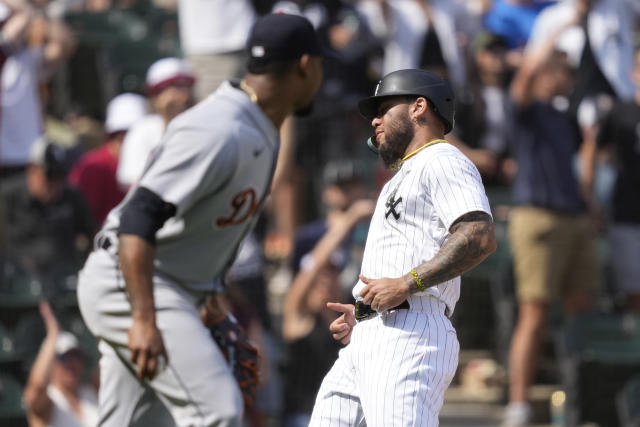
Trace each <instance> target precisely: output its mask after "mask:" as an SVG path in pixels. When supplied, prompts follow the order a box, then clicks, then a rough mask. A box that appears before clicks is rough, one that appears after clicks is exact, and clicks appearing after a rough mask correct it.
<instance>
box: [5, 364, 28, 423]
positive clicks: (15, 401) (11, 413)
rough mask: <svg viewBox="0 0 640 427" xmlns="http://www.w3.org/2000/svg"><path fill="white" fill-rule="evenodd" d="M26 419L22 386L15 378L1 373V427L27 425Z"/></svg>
mask: <svg viewBox="0 0 640 427" xmlns="http://www.w3.org/2000/svg"><path fill="white" fill-rule="evenodd" d="M24 417H25V408H24V404H23V402H22V386H21V385H20V383H19V382H18V381H17V380H16V379H15V378H14V377H13V376H11V375H9V374H7V373H4V372H0V425H2V426H11V427H14V426H22V425H26V423H24Z"/></svg>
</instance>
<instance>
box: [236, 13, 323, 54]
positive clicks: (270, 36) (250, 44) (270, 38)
mask: <svg viewBox="0 0 640 427" xmlns="http://www.w3.org/2000/svg"><path fill="white" fill-rule="evenodd" d="M247 53H248V54H249V57H250V58H252V59H264V60H271V59H277V60H287V59H297V58H300V57H301V56H302V55H304V54H309V55H312V56H328V55H331V52H329V51H327V50H326V49H324V48H323V47H322V45H321V44H320V40H319V39H318V35H317V34H316V31H315V30H314V28H313V25H311V22H309V20H308V19H306V18H304V17H302V16H299V15H291V14H287V13H270V14H268V15H264V16H261V17H259V18H258V19H257V20H256V22H255V23H254V24H253V28H252V29H251V33H250V34H249V39H248V40H247Z"/></svg>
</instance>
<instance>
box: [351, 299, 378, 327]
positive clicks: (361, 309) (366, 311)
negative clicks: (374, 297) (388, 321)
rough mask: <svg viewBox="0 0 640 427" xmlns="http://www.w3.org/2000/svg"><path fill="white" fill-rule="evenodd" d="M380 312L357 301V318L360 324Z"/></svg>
mask: <svg viewBox="0 0 640 427" xmlns="http://www.w3.org/2000/svg"><path fill="white" fill-rule="evenodd" d="M377 313H378V312H377V311H375V310H374V309H372V308H371V306H370V305H368V304H365V303H363V302H362V301H356V309H355V316H356V320H357V321H358V322H360V321H362V320H367V319H368V318H370V317H371V316H374V315H376V314H377Z"/></svg>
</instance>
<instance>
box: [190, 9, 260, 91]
mask: <svg viewBox="0 0 640 427" xmlns="http://www.w3.org/2000/svg"><path fill="white" fill-rule="evenodd" d="M178 19H179V27H180V42H181V45H182V50H183V51H184V54H185V57H186V58H187V61H188V62H189V63H190V64H191V66H192V67H193V70H194V74H195V76H196V78H197V83H196V85H197V87H196V89H195V94H196V99H197V100H198V101H200V100H202V99H204V98H205V97H207V96H208V95H209V94H210V93H212V92H213V91H214V90H216V89H217V88H218V86H219V85H220V83H222V81H224V80H227V79H229V78H233V77H240V76H241V75H243V74H244V73H243V70H244V69H245V64H244V62H245V61H246V58H247V56H246V54H245V52H244V49H245V45H246V40H247V37H248V36H249V29H250V28H251V26H252V25H253V22H254V21H255V19H256V12H255V10H254V7H253V5H252V2H251V1H250V0H234V1H227V0H178Z"/></svg>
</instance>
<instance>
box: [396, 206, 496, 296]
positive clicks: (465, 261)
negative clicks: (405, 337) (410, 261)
mask: <svg viewBox="0 0 640 427" xmlns="http://www.w3.org/2000/svg"><path fill="white" fill-rule="evenodd" d="M450 231H451V237H450V238H449V240H447V242H446V243H445V244H444V245H443V246H442V248H441V249H440V251H439V252H438V253H437V254H436V256H434V257H433V258H432V259H430V260H429V261H427V262H425V263H423V264H421V265H419V266H418V267H416V268H415V271H416V273H417V274H418V276H420V279H421V280H422V283H423V284H424V286H425V287H430V286H434V285H437V284H439V283H442V282H445V281H447V280H450V279H453V278H454V277H458V276H460V275H461V274H462V273H464V272H466V271H468V270H470V269H471V268H473V267H475V266H476V265H478V264H480V262H482V260H484V259H485V258H486V257H487V256H489V255H490V254H491V253H492V252H493V251H495V250H496V247H497V246H496V240H495V234H494V230H493V222H492V220H491V217H489V215H487V214H486V213H484V212H469V213H468V214H466V215H463V216H462V217H460V219H459V220H458V221H456V223H455V224H454V225H453V226H452V227H451V230H450ZM405 279H406V281H407V283H408V284H409V286H410V292H411V293H415V292H418V291H419V289H418V286H417V283H416V281H415V279H414V278H413V277H412V276H411V274H408V275H406V276H405Z"/></svg>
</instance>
